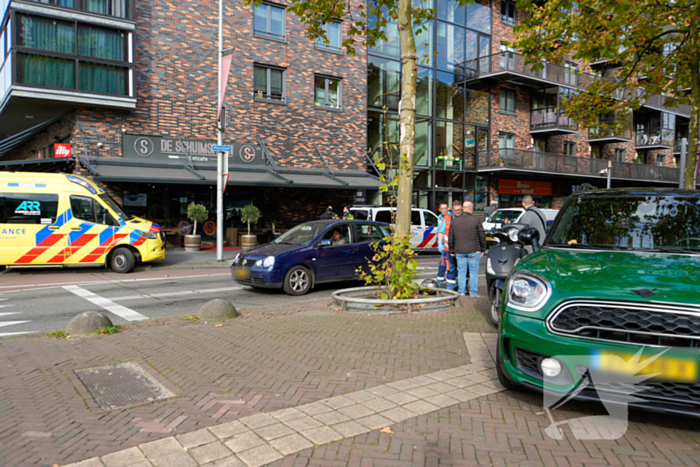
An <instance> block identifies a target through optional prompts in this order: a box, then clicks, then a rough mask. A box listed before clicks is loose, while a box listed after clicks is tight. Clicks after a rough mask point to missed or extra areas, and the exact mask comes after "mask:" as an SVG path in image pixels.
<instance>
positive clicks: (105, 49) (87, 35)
mask: <svg viewBox="0 0 700 467" xmlns="http://www.w3.org/2000/svg"><path fill="white" fill-rule="evenodd" d="M78 54H80V55H85V56H88V57H96V58H104V59H107V60H114V61H118V62H121V61H124V33H123V32H120V31H115V30H109V29H102V28H96V27H94V26H88V25H82V24H81V25H79V26H78Z"/></svg>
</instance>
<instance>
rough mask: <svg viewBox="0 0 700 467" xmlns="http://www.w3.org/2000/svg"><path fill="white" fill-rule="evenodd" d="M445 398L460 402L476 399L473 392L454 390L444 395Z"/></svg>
mask: <svg viewBox="0 0 700 467" xmlns="http://www.w3.org/2000/svg"><path fill="white" fill-rule="evenodd" d="M445 395H446V396H449V397H452V398H453V399H457V400H458V401H460V402H466V401H470V400H472V399H476V398H477V397H479V396H477V395H476V394H474V393H473V392H469V391H468V390H466V389H455V390H454V391H451V392H448V393H447V394H445Z"/></svg>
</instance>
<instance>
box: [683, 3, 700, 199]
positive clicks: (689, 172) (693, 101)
mask: <svg viewBox="0 0 700 467" xmlns="http://www.w3.org/2000/svg"><path fill="white" fill-rule="evenodd" d="M695 10H696V11H695V14H698V13H700V2H698V3H697V4H696V6H695ZM699 38H700V36H699V34H698V23H697V22H696V21H693V22H692V23H691V25H690V37H689V44H690V50H692V52H691V53H690V57H689V58H690V63H689V65H690V124H689V126H688V156H687V158H686V160H685V174H683V188H691V189H695V170H696V166H697V162H698V112H700V69H698V67H700V50H698V47H699V46H700V44H699V43H698V42H699V41H698V39H699Z"/></svg>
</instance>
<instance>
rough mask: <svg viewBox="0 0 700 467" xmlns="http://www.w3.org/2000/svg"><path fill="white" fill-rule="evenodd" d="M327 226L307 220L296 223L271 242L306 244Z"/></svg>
mask: <svg viewBox="0 0 700 467" xmlns="http://www.w3.org/2000/svg"><path fill="white" fill-rule="evenodd" d="M326 227H328V224H325V223H321V222H319V223H315V222H309V223H306V224H301V225H297V226H296V227H294V228H293V229H290V230H288V231H286V232H285V233H283V234H282V235H280V236H279V237H278V238H276V239H275V240H274V241H273V242H272V243H285V244H287V245H308V244H309V243H311V242H312V241H313V239H314V238H316V237H317V236H318V234H319V233H321V232H322V231H323V229H325V228H326Z"/></svg>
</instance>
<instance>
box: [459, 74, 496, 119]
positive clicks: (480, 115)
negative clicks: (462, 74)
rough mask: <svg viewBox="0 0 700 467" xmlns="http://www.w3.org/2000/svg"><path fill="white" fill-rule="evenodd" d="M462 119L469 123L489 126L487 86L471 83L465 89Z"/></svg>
mask: <svg viewBox="0 0 700 467" xmlns="http://www.w3.org/2000/svg"><path fill="white" fill-rule="evenodd" d="M464 92H465V99H466V101H465V106H464V119H465V120H466V121H467V122H469V123H479V124H482V125H488V124H489V114H490V111H489V107H490V98H489V87H488V84H483V83H482V84H478V83H472V84H471V85H470V86H469V87H467V88H465V90H464Z"/></svg>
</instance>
